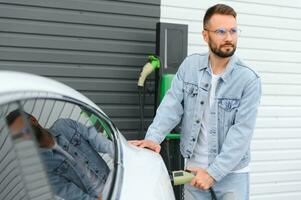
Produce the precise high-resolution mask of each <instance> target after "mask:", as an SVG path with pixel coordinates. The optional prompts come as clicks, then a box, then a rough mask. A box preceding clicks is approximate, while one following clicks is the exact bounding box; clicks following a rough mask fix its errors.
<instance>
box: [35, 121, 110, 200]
mask: <svg viewBox="0 0 301 200" xmlns="http://www.w3.org/2000/svg"><path fill="white" fill-rule="evenodd" d="M48 131H49V133H50V134H51V135H52V136H54V139H55V140H56V142H57V144H58V145H59V146H60V147H61V148H62V149H63V150H64V151H66V152H68V153H69V154H70V155H71V156H72V157H78V158H79V159H80V160H82V161H83V162H82V163H84V166H85V167H87V168H88V169H89V170H92V171H93V172H94V174H96V177H97V178H98V179H99V180H100V181H101V184H102V185H104V184H105V182H106V179H107V177H108V174H109V172H110V170H109V168H108V166H107V164H106V162H105V161H104V160H103V159H102V157H101V156H100V155H99V154H98V152H101V153H109V155H110V156H113V151H114V150H113V144H112V142H111V141H110V140H108V139H106V138H104V137H103V136H102V135H101V134H100V133H98V132H97V131H96V129H95V128H94V127H90V128H88V127H86V126H84V125H83V124H81V123H78V122H76V121H73V120H71V119H58V120H57V121H56V122H55V123H54V124H53V126H52V127H51V128H50V129H49V130H48ZM40 156H41V159H42V160H43V161H44V166H45V168H46V169H47V173H48V178H49V181H50V184H51V185H52V188H53V190H54V192H55V194H56V195H57V196H59V197H61V198H63V199H68V200H69V199H70V200H71V199H72V200H73V199H74V200H75V199H83V200H92V199H93V200H94V199H97V198H98V195H99V191H98V190H97V188H95V185H94V184H93V182H92V181H91V180H89V178H88V177H87V175H86V174H85V173H84V171H83V169H82V168H81V167H79V164H77V163H76V162H74V160H72V159H69V158H68V157H66V156H64V155H62V154H60V153H59V152H57V151H55V150H53V149H40ZM98 189H99V188H98Z"/></svg>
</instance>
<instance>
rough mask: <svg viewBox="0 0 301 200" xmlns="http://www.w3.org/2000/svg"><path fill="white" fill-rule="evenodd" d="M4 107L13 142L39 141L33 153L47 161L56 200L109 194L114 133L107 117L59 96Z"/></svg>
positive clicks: (45, 170) (45, 166) (44, 163)
mask: <svg viewBox="0 0 301 200" xmlns="http://www.w3.org/2000/svg"><path fill="white" fill-rule="evenodd" d="M2 110H3V112H2V116H3V117H2V121H5V123H4V124H5V126H6V130H7V132H8V134H7V135H8V136H9V137H10V138H11V140H12V141H13V144H14V145H17V144H20V143H22V144H24V143H32V146H35V149H36V155H32V156H31V157H36V158H37V159H38V160H39V161H40V162H41V163H42V165H41V166H42V167H41V168H43V170H42V172H43V173H44V175H45V178H44V180H45V181H46V182H47V183H48V184H49V185H50V187H51V190H52V192H53V194H54V196H55V198H56V199H66V200H68V199H97V198H99V197H101V198H103V199H104V198H105V197H106V195H107V193H108V191H109V189H110V186H111V184H110V183H111V181H112V174H113V172H114V159H115V157H114V156H115V147H114V137H113V134H114V132H113V130H112V129H111V127H110V124H108V123H107V121H106V119H104V118H103V117H102V116H101V115H99V114H98V113H95V112H92V111H91V110H89V109H87V108H86V107H85V106H83V105H78V104H76V103H72V102H69V101H63V100H54V99H30V100H23V101H20V102H16V103H13V104H9V105H6V106H2ZM33 149H34V148H33ZM17 154H18V153H17ZM18 156H19V157H21V160H22V159H25V157H26V156H24V155H21V154H18ZM21 168H22V167H21ZM42 172H41V173H42ZM21 174H24V173H23V171H22V173H21ZM46 185H47V184H46ZM1 199H2V198H1Z"/></svg>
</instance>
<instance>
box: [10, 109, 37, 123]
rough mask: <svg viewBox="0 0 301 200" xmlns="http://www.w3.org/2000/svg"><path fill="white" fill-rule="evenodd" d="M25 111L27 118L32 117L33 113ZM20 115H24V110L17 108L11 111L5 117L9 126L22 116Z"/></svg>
mask: <svg viewBox="0 0 301 200" xmlns="http://www.w3.org/2000/svg"><path fill="white" fill-rule="evenodd" d="M23 113H24V115H25V116H26V117H27V118H30V117H32V115H30V114H28V113H26V112H24V111H23ZM20 116H22V111H21V110H19V109H16V110H13V111H11V112H10V113H9V114H8V115H7V116H6V117H5V119H6V123H7V125H8V126H10V125H12V123H14V121H15V120H16V119H17V118H18V117H20Z"/></svg>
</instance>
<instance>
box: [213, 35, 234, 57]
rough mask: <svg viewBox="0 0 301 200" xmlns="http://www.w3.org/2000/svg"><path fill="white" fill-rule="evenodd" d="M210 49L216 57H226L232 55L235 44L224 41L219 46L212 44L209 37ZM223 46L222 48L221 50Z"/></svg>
mask: <svg viewBox="0 0 301 200" xmlns="http://www.w3.org/2000/svg"><path fill="white" fill-rule="evenodd" d="M208 45H209V48H210V50H211V51H212V52H213V53H214V54H215V55H216V56H218V57H220V58H228V57H231V56H233V54H234V53H235V50H236V45H235V44H233V43H231V42H226V43H225V44H223V45H221V46H217V45H216V44H214V43H213V42H212V41H211V39H210V38H209V42H208ZM223 48H224V50H223Z"/></svg>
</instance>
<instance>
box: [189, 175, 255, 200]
mask: <svg viewBox="0 0 301 200" xmlns="http://www.w3.org/2000/svg"><path fill="white" fill-rule="evenodd" d="M184 190H185V191H184V194H185V195H184V196H185V200H211V195H210V192H209V190H206V191H204V190H200V189H198V188H195V187H192V186H190V185H189V184H186V185H185V189H184ZM213 190H214V192H215V194H216V197H217V199H218V200H249V173H231V174H228V175H226V176H225V177H224V178H223V179H222V180H220V181H219V182H217V183H215V184H214V186H213Z"/></svg>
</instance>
